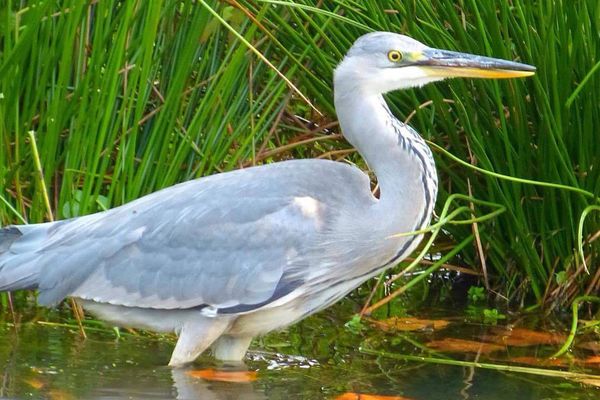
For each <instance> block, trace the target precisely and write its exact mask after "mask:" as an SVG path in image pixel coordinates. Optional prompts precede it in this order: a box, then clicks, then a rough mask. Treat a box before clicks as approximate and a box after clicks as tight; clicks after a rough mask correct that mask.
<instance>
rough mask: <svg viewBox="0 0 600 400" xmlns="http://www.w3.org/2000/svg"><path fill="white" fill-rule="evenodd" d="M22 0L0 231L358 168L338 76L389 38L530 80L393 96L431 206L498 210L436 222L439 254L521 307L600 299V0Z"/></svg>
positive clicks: (8, 12)
mask: <svg viewBox="0 0 600 400" xmlns="http://www.w3.org/2000/svg"><path fill="white" fill-rule="evenodd" d="M25 3H27V4H28V5H27V6H23V5H22V4H23V2H16V1H13V0H4V1H3V4H4V5H3V6H2V7H0V136H1V139H0V189H1V190H0V222H1V223H2V224H8V223H19V222H21V221H28V222H31V223H33V222H40V221H44V220H50V219H53V218H54V219H60V218H66V217H71V216H76V215H81V214H85V213H91V212H95V211H99V210H102V209H105V208H107V207H115V206H118V205H120V204H123V203H125V202H127V201H130V200H133V199H135V198H138V197H140V196H142V195H144V194H147V193H150V192H152V191H155V190H157V189H159V188H163V187H166V186H170V185H172V184H174V183H177V182H181V181H184V180H188V179H192V178H195V177H199V176H203V175H207V174H211V173H215V172H220V171H226V170H231V169H235V168H239V167H243V166H249V165H254V164H260V163H265V162H271V161H277V160H281V159H287V158H292V157H295V158H300V157H328V158H332V159H343V158H346V159H349V160H351V161H352V162H356V163H359V164H360V165H361V166H362V167H364V168H366V166H364V164H363V163H362V162H361V161H360V158H359V157H358V156H356V155H355V154H353V153H352V150H351V149H349V146H348V145H347V144H345V142H343V140H340V136H339V129H338V127H337V125H336V124H335V112H334V109H333V105H332V88H331V77H332V70H333V68H334V67H335V65H336V63H337V62H339V60H340V59H341V57H342V56H343V54H344V52H345V51H346V49H347V48H348V47H349V46H350V44H351V43H352V41H353V40H354V39H356V38H357V37H358V36H360V35H361V34H363V33H366V32H367V31H369V30H390V31H396V32H401V33H406V34H408V35H410V36H412V37H414V38H416V39H418V40H421V41H423V42H425V43H427V44H429V45H431V46H434V47H442V48H448V49H454V50H460V51H467V52H471V53H479V54H485V55H490V56H495V57H501V58H507V59H517V60H519V61H523V62H527V63H531V64H534V65H536V66H537V67H538V73H537V75H536V76H535V77H534V78H531V79H527V80H510V81H497V82H496V81H474V80H455V81H453V82H451V83H449V84H438V85H435V86H433V85H432V86H428V87H426V88H423V89H419V90H414V91H407V92H402V93H394V94H392V95H390V96H389V100H390V101H391V103H392V108H393V109H394V111H395V112H396V114H397V115H398V116H399V117H400V118H401V119H406V120H410V123H411V124H412V125H413V126H414V127H415V128H416V129H417V130H418V131H419V132H421V133H422V134H423V136H424V137H425V138H427V139H428V140H429V141H430V142H432V143H433V144H435V145H434V146H433V150H434V153H435V155H436V161H437V165H438V169H439V172H440V178H441V185H440V198H439V200H438V206H437V210H438V212H440V211H441V210H442V209H444V208H446V207H448V206H450V203H447V202H446V201H447V200H448V199H449V198H450V196H451V194H463V195H465V197H463V200H462V202H461V207H460V208H463V206H465V204H466V208H464V209H463V210H462V212H463V216H464V215H466V218H469V219H472V217H471V216H470V215H467V214H470V211H469V209H470V208H471V207H473V210H474V211H473V213H474V214H475V215H477V216H484V215H487V216H488V217H489V218H488V219H487V220H486V221H484V222H481V220H480V219H477V220H476V221H478V222H471V223H466V224H446V225H444V226H443V227H440V229H438V230H437V231H435V233H436V234H438V233H439V236H438V238H437V239H436V245H435V246H434V247H433V248H432V249H430V250H429V251H430V252H431V253H432V254H433V255H434V256H440V255H441V256H442V257H443V256H444V255H445V254H451V256H452V257H453V259H452V260H448V259H447V258H444V262H450V261H451V263H452V264H454V265H461V266H468V267H470V268H473V269H475V270H477V271H480V272H481V273H482V278H481V279H482V281H481V283H482V285H484V286H486V287H487V288H488V289H493V293H499V294H500V295H501V296H503V297H505V298H507V299H509V300H510V301H512V302H514V304H522V303H527V304H540V305H541V304H543V305H545V306H549V307H553V306H562V305H566V304H569V303H570V302H572V301H573V299H575V298H576V297H577V296H579V295H585V294H590V293H597V292H598V290H599V289H600V262H599V260H600V240H597V239H598V238H599V237H600V234H599V232H600V213H599V212H598V210H600V207H599V206H598V204H599V197H598V196H599V194H600V168H599V166H600V138H599V137H598V128H599V127H600V108H599V107H598V104H599V103H600V90H599V88H600V72H599V70H600V3H599V2H598V1H597V0H577V1H576V2H575V3H573V2H569V1H564V0H542V1H539V2H535V3H534V4H532V3H530V2H527V1H524V0H517V1H512V2H478V1H475V0H463V1H458V2H456V1H441V2H435V3H431V2H426V1H422V2H421V1H415V2H407V1H400V0H382V1H368V2H367V1H364V2H363V1H355V0H336V1H330V2H324V3H322V2H315V1H309V0H295V1H294V2H293V3H291V2H287V1H259V0H253V1H250V0H248V1H242V0H239V1H236V0H229V1H209V0H199V1H192V0H187V1H186V0H183V1H178V2H176V1H169V2H166V1H160V0H158V1H116V0H103V1H98V2H96V1H90V2H87V4H84V2H81V1H75V0H71V1H68V0H65V1H49V0H42V1H37V2H35V1H29V2H25ZM317 4H318V6H317ZM249 45H250V46H251V47H249ZM263 58H264V59H266V60H269V62H270V63H271V65H268V64H267V63H266V62H265V61H264V60H263ZM280 73H283V74H284V75H285V76H286V77H287V78H288V79H289V80H290V81H291V82H293V84H294V85H296V86H297V87H298V88H299V90H300V92H301V93H302V94H303V95H305V96H306V97H307V98H308V99H310V101H311V102H313V104H314V105H315V106H316V107H317V108H318V109H319V110H320V111H321V112H322V113H323V115H319V114H318V113H317V112H316V111H314V110H313V109H312V108H311V107H310V106H309V105H308V104H307V102H306V101H305V100H303V99H302V96H301V95H300V94H299V93H298V92H296V91H294V90H293V89H291V87H290V85H289V84H288V82H285V81H284V79H282V77H281V75H280ZM307 121H308V122H307ZM332 131H333V132H332ZM30 132H31V133H30ZM332 133H333V134H332ZM448 152H449V153H450V154H452V155H454V157H455V158H453V157H451V156H450V155H449V154H448ZM459 160H462V162H463V163H462V164H461V163H460V162H459ZM465 163H466V164H467V165H473V166H476V167H478V168H479V169H478V170H476V169H473V168H469V167H468V166H466V165H464V164H465ZM482 170H483V171H482ZM486 171H487V172H486ZM506 177H512V179H506ZM526 180H527V181H526ZM531 181H535V182H531ZM536 182H537V183H538V184H535V183H536ZM542 182H545V183H552V184H558V186H557V185H543V184H539V183H542ZM532 183H534V184H532ZM466 196H468V197H466ZM470 198H474V199H478V200H480V201H483V203H482V202H477V203H476V204H475V202H470V201H467V202H465V199H467V200H468V199H470ZM471 203H473V204H471ZM490 205H492V207H491V209H490ZM452 207H454V208H457V207H458V206H452ZM503 209H505V211H504V212H503V213H501V214H499V213H495V211H494V210H503ZM464 211H466V214H465V212H464ZM490 213H491V214H490ZM451 214H452V210H450V211H449V215H451ZM442 236H443V238H442ZM457 245H458V247H455V246H457ZM453 247H455V248H456V251H455V252H453V250H452V249H453ZM579 248H581V250H582V252H580V251H579ZM454 253H457V254H456V255H455V254H454ZM439 264H441V263H438V265H434V267H431V266H424V265H422V264H416V267H417V268H423V270H425V269H427V268H429V270H435V269H437V268H438V267H439V266H440V265H439ZM421 279H422V278H421ZM404 284H405V286H407V287H410V284H406V282H404Z"/></svg>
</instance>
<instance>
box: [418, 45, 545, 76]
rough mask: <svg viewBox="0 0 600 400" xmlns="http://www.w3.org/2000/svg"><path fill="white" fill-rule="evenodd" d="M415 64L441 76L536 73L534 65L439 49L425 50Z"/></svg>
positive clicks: (528, 74)
mask: <svg viewBox="0 0 600 400" xmlns="http://www.w3.org/2000/svg"><path fill="white" fill-rule="evenodd" d="M415 64H416V65H419V66H423V67H425V68H424V69H425V70H426V71H427V73H428V74H431V75H432V76H436V77H440V78H454V77H464V78H488V79H490V78H520V77H525V76H531V75H533V74H535V67H534V66H532V65H527V64H521V63H518V62H514V61H506V60H500V59H497V58H491V57H483V56H476V55H473V54H467V53H458V52H455V51H448V50H438V49H427V50H423V51H422V53H421V54H420V57H418V59H417V60H415Z"/></svg>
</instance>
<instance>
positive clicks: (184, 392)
mask: <svg viewBox="0 0 600 400" xmlns="http://www.w3.org/2000/svg"><path fill="white" fill-rule="evenodd" d="M350 315H351V313H350V312H349V311H348V310H347V309H346V308H344V306H343V305H342V306H337V307H334V308H332V309H330V310H328V311H326V312H324V313H321V314H319V315H317V316H314V317H312V318H309V319H308V320H306V321H305V322H303V323H300V324H298V325H296V326H294V327H291V328H290V329H289V330H287V331H286V332H280V333H275V334H272V335H269V336H267V337H265V338H262V339H259V340H257V341H255V342H254V344H253V346H252V349H253V351H252V352H251V353H250V354H249V356H248V359H247V360H246V362H245V365H237V366H222V365H217V364H215V362H214V361H213V360H212V359H211V358H210V357H202V358H200V359H199V360H198V361H197V362H196V363H195V365H193V366H192V367H190V368H186V369H171V368H169V367H166V366H165V365H166V363H167V362H168V360H169V357H170V353H171V351H172V348H173V342H172V341H171V339H169V338H165V337H159V336H141V335H137V336H136V335H123V336H121V338H117V337H116V335H114V334H112V333H110V330H105V331H91V330H88V332H87V333H88V338H87V339H82V338H81V336H80V335H79V333H78V332H77V330H76V329H69V328H65V327H57V326H51V325H45V324H40V323H39V322H37V321H38V320H45V321H48V320H51V321H65V320H66V319H67V318H69V314H68V313H64V312H63V313H48V314H46V313H44V314H41V315H31V314H30V315H24V316H20V317H21V318H22V319H23V321H24V322H22V323H21V324H20V325H19V329H18V332H17V331H15V328H14V327H13V326H11V324H10V323H9V322H8V321H10V319H11V317H10V316H9V315H4V321H5V322H3V323H0V369H1V371H2V385H1V387H0V397H1V398H46V399H56V400H67V399H250V400H253V399H286V400H290V399H335V398H336V397H339V396H341V395H342V394H344V393H348V392H350V393H362V394H369V395H379V396H384V395H387V396H402V397H406V398H410V399H427V400H434V399H598V398H600V389H597V388H594V387H590V386H584V385H581V384H580V383H577V382H573V381H570V380H567V379H564V378H553V377H542V376H536V375H527V374H520V373H508V372H498V371H491V370H484V369H479V368H463V367H457V366H445V365H436V364H426V363H418V362H405V361H398V360H393V359H387V358H380V357H376V356H372V355H366V354H364V353H361V352H360V350H359V347H360V346H363V347H370V348H376V349H383V350H386V351H389V352H394V353H401V354H413V355H425V354H426V353H423V352H422V350H420V349H419V348H420V347H421V346H422V344H423V343H426V342H428V341H430V340H432V339H441V338H443V337H448V336H451V337H460V338H463V339H469V338H470V339H476V340H480V339H481V336H482V335H485V334H487V333H489V330H490V327H489V326H482V325H476V324H464V323H463V322H461V321H462V318H460V315H461V314H460V313H457V314H456V315H455V316H454V318H455V319H452V324H451V325H450V326H449V327H448V328H447V329H444V330H442V331H436V332H410V333H397V332H396V333H383V332H381V331H380V330H377V329H368V330H367V331H363V332H362V333H360V334H355V333H352V332H350V331H349V330H348V329H346V328H344V326H343V325H344V322H346V321H347V319H348V318H349V317H350ZM457 316H458V317H459V318H456V317H457ZM556 348H557V346H541V347H540V346H538V347H528V348H511V349H510V350H509V353H505V352H500V353H499V354H498V353H494V354H493V355H490V356H489V357H487V358H486V356H480V357H481V358H480V360H481V361H486V362H494V359H495V360H498V359H505V358H506V357H507V356H509V355H510V356H515V355H525V354H529V355H532V354H536V355H538V356H546V355H547V354H549V353H551V351H552V350H555V349H556ZM590 354H593V353H589V352H587V353H585V352H584V353H581V354H574V355H573V357H584V356H585V355H590ZM430 355H431V354H430ZM447 356H449V357H452V358H454V359H466V360H473V359H474V358H475V357H476V355H474V354H452V355H447ZM208 368H216V369H219V368H220V369H224V370H226V371H231V370H236V371H240V370H242V371H246V372H245V373H244V372H242V376H252V375H251V374H252V373H253V372H254V371H256V380H254V381H251V382H237V383H236V382H221V381H211V380H206V379H203V378H199V377H194V376H192V375H193V374H194V372H193V371H198V370H206V369H208ZM577 368H578V372H587V373H593V374H600V369H596V370H594V369H590V368H584V367H577ZM248 371H249V372H248ZM244 374H245V375H244ZM228 376H229V375H228ZM235 376H239V372H238V375H235ZM347 398H350V397H347ZM374 399H376V397H375V398H374Z"/></svg>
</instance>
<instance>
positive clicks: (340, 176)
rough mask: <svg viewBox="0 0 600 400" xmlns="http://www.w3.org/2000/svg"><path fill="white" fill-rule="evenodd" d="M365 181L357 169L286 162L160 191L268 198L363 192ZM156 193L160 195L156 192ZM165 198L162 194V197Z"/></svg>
mask: <svg viewBox="0 0 600 400" xmlns="http://www.w3.org/2000/svg"><path fill="white" fill-rule="evenodd" d="M368 187H369V177H368V176H367V175H366V174H365V173H364V172H362V171H361V170H360V169H358V168H356V167H354V166H351V165H348V164H344V163H340V162H335V161H329V160H317V159H309V160H289V161H283V162H277V163H272V164H265V165H261V166H255V167H250V168H243V169H238V170H234V171H230V172H225V173H219V174H215V175H209V176H206V177H202V178H198V179H195V180H191V181H188V182H184V183H181V184H179V185H175V186H173V187H170V188H167V189H163V191H164V192H173V193H176V192H181V193H182V194H183V193H195V195H196V196H203V195H204V194H205V195H207V196H210V197H215V196H230V195H243V196H252V194H257V195H258V194H262V195H267V196H269V197H280V196H283V197H286V196H289V195H293V196H296V195H303V194H304V195H310V194H313V193H314V194H317V193H321V194H329V193H332V192H334V191H337V192H340V191H342V192H354V193H355V194H358V193H356V192H358V191H361V190H362V191H364V190H365V188H368ZM157 193H160V192H157ZM165 194H166V193H165Z"/></svg>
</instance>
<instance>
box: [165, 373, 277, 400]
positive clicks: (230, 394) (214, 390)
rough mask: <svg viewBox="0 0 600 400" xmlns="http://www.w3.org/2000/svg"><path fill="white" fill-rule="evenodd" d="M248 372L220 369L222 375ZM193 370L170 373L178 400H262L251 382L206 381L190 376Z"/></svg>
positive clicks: (261, 396) (262, 394) (263, 396)
mask: <svg viewBox="0 0 600 400" xmlns="http://www.w3.org/2000/svg"><path fill="white" fill-rule="evenodd" d="M240 371H248V369H247V368H246V367H245V366H236V367H225V368H221V372H222V373H225V374H226V373H238V372H240ZM193 372H194V370H192V369H183V368H177V369H173V370H172V371H171V376H172V377H173V387H174V388H175V390H176V393H177V396H176V398H177V399H178V400H192V399H193V400H196V399H205V400H234V399H248V400H264V399H266V398H267V397H266V396H265V394H264V393H262V392H260V391H258V390H256V388H255V386H254V383H253V382H222V381H208V380H205V379H202V378H197V377H194V376H192V374H191V373H193Z"/></svg>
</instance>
